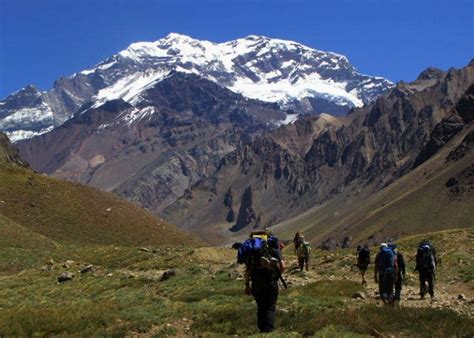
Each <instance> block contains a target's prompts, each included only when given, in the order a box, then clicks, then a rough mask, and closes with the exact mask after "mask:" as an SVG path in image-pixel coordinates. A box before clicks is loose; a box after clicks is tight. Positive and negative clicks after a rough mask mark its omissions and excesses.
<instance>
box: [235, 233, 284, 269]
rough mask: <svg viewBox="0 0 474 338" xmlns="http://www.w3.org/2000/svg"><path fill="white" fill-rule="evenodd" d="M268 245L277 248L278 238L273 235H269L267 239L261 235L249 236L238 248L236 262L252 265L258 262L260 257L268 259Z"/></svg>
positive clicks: (269, 256) (269, 257) (269, 255)
mask: <svg viewBox="0 0 474 338" xmlns="http://www.w3.org/2000/svg"><path fill="white" fill-rule="evenodd" d="M270 247H274V248H278V238H276V237H275V236H270V237H268V239H267V240H265V239H263V238H261V237H251V238H249V239H247V240H245V241H244V242H243V243H242V246H241V247H240V248H239V250H238V252H237V263H239V264H246V265H247V266H249V267H252V266H255V265H259V264H260V258H261V257H265V258H267V259H269V260H270V259H271V254H270Z"/></svg>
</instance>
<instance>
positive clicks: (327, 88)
mask: <svg viewBox="0 0 474 338" xmlns="http://www.w3.org/2000/svg"><path fill="white" fill-rule="evenodd" d="M171 71H180V72H188V73H194V74H197V75H200V76H202V77H204V78H206V79H208V80H211V81H213V82H215V83H217V84H219V85H221V86H223V87H226V88H228V89H230V90H232V91H234V92H236V93H240V94H242V95H244V96H246V97H249V98H254V99H260V100H263V101H268V102H276V103H278V104H279V105H280V106H281V107H282V108H283V109H289V110H292V111H295V112H299V113H319V112H330V113H335V114H344V113H346V112H347V111H348V110H349V109H350V108H351V107H356V106H361V105H362V104H364V103H368V102H370V101H372V100H374V99H375V98H376V97H377V96H378V95H380V94H381V93H382V92H383V91H385V90H386V89H388V88H390V87H392V86H393V84H392V83H391V82H390V81H387V80H385V79H383V78H380V77H370V76H367V75H363V74H360V73H358V72H357V70H356V69H355V68H354V67H353V66H352V65H351V64H350V63H349V62H348V60H347V58H346V57H345V56H342V55H339V54H336V53H331V52H322V51H318V50H316V49H313V48H310V47H307V46H304V45H302V44H299V43H296V42H293V41H286V40H280V39H270V38H267V37H261V36H256V35H252V36H248V37H246V38H242V39H236V40H232V41H228V42H224V43H212V42H209V41H200V40H196V39H192V38H190V37H187V36H184V35H179V34H170V35H168V36H167V37H165V38H163V39H159V40H157V41H154V42H140V43H134V44H131V45H130V46H129V47H128V48H126V49H124V50H122V51H120V52H119V53H117V54H115V55H113V56H112V57H110V58H108V59H106V60H104V61H102V62H100V63H98V64H97V65H96V66H95V67H93V68H90V69H86V70H84V71H82V72H78V73H75V74H73V75H72V76H70V77H61V78H59V79H57V80H56V81H55V83H54V86H53V88H52V89H51V90H48V91H46V92H40V91H39V90H37V89H36V88H34V90H33V92H34V93H33V94H31V95H33V96H34V102H33V103H32V102H31V100H28V99H25V98H24V97H23V96H22V95H23V94H22V93H23V92H25V90H26V91H31V90H32V88H33V87H31V86H27V87H26V88H25V89H22V90H20V91H19V92H16V93H14V94H12V95H10V96H8V97H7V98H5V99H4V100H3V101H0V130H3V131H5V132H7V134H8V135H9V137H10V138H12V139H13V141H15V142H16V141H18V140H20V139H25V138H30V137H32V136H34V135H38V134H42V133H45V132H48V131H50V130H51V129H52V128H54V127H57V126H59V125H61V124H62V123H64V122H65V121H67V120H68V119H70V118H71V117H72V116H73V115H74V114H75V113H77V112H80V111H82V110H83V109H82V107H83V105H85V104H87V105H91V104H94V105H95V106H98V105H100V104H102V103H104V102H105V101H108V100H112V99H118V98H122V99H124V100H125V101H129V100H132V99H133V98H134V97H135V96H137V95H139V94H140V92H142V91H144V90H146V89H147V86H151V85H153V84H156V82H159V81H161V80H163V79H164V78H166V77H167V76H168V74H169V73H170V72H171ZM280 121H282V122H281V123H284V121H285V119H283V120H280ZM275 122H277V121H275Z"/></svg>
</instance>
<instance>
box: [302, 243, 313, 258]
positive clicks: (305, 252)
mask: <svg viewBox="0 0 474 338" xmlns="http://www.w3.org/2000/svg"><path fill="white" fill-rule="evenodd" d="M310 252H311V245H310V244H309V243H308V242H303V244H301V253H302V254H303V256H309V254H310Z"/></svg>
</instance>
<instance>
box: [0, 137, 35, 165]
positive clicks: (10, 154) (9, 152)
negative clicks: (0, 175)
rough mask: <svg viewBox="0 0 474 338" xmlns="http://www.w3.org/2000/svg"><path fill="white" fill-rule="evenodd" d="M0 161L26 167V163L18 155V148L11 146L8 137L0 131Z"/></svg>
mask: <svg viewBox="0 0 474 338" xmlns="http://www.w3.org/2000/svg"><path fill="white" fill-rule="evenodd" d="M0 162H4V163H9V164H14V165H18V166H20V167H28V163H26V162H25V161H23V160H22V159H21V157H20V154H19V152H18V149H16V148H15V147H13V146H12V144H11V142H10V139H9V138H8V137H7V135H5V134H4V133H1V132H0Z"/></svg>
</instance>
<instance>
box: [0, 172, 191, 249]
mask: <svg viewBox="0 0 474 338" xmlns="http://www.w3.org/2000/svg"><path fill="white" fill-rule="evenodd" d="M0 214H1V215H4V216H5V217H7V218H9V219H10V220H12V221H13V222H15V223H17V224H19V225H21V226H24V227H26V228H29V229H31V230H33V231H35V232H36V233H39V234H41V235H44V236H46V237H48V238H50V239H53V240H58V241H64V242H73V243H77V244H92V243H94V244H116V245H158V244H198V241H197V240H195V239H194V238H192V237H191V236H190V235H189V234H187V233H185V232H183V231H180V230H178V229H177V228H176V227H174V226H172V225H170V224H167V223H166V222H163V221H162V220H158V219H157V218H156V217H155V216H153V215H152V214H150V213H149V212H147V211H145V210H143V209H141V208H140V207H138V206H136V205H134V204H132V203H129V202H127V201H124V200H123V199H120V198H118V197H116V196H114V195H113V194H110V193H105V192H102V191H99V190H97V189H94V188H90V187H86V186H82V185H79V184H73V183H69V182H65V181H62V180H58V179H52V178H49V177H46V176H43V175H39V174H36V173H33V172H31V171H29V170H27V169H24V168H19V167H16V166H13V165H10V164H5V163H0Z"/></svg>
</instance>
